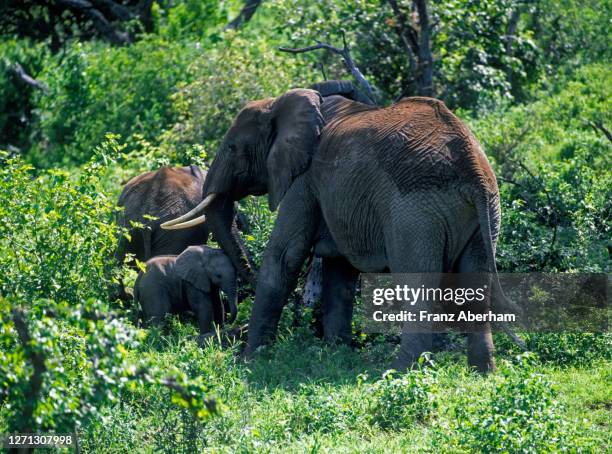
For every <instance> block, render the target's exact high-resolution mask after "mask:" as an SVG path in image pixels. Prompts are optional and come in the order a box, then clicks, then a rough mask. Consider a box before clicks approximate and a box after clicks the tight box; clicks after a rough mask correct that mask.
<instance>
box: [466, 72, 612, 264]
mask: <svg viewBox="0 0 612 454" xmlns="http://www.w3.org/2000/svg"><path fill="white" fill-rule="evenodd" d="M608 74H609V69H607V68H606V67H604V66H601V65H592V66H587V67H584V68H583V69H581V70H580V71H579V72H578V73H577V74H576V78H575V80H574V81H572V82H569V83H565V84H562V85H561V86H560V87H559V88H557V90H556V93H552V94H550V95H549V96H547V97H545V98H544V99H543V100H542V101H538V102H536V103H533V104H530V105H529V106H518V107H514V108H512V109H509V110H502V111H499V112H497V113H494V114H491V115H488V116H484V117H482V118H481V119H478V120H472V121H471V124H472V127H473V129H474V130H475V135H476V136H477V137H478V138H479V140H480V141H481V143H482V144H483V146H484V149H485V150H486V151H487V154H488V156H489V157H490V158H491V159H492V161H493V164H494V168H495V170H496V173H497V175H498V179H499V183H500V192H501V204H502V231H501V235H500V241H499V248H498V264H499V268H500V270H502V271H514V272H517V271H522V272H527V271H552V272H559V271H572V272H602V271H604V272H605V271H606V270H607V269H608V268H609V247H610V243H609V238H610V225H609V223H606V222H605V219H608V218H609V217H610V213H611V211H612V205H611V204H610V200H612V180H611V178H612V174H611V173H610V171H609V169H610V166H611V161H610V153H609V142H608V139H607V138H606V137H605V136H604V135H603V134H602V133H601V132H600V131H598V130H596V129H594V127H593V125H594V124H596V123H603V124H607V123H609V117H610V114H609V112H610V109H609V106H608V104H609V99H610V93H609V92H610V89H609V87H608V86H607V85H606V84H605V83H602V81H604V80H606V79H607V75H608Z"/></svg>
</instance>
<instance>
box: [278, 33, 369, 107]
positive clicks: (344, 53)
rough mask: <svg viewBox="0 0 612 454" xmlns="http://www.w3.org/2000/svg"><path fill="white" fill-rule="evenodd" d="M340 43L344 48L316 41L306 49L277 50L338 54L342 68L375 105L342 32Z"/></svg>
mask: <svg viewBox="0 0 612 454" xmlns="http://www.w3.org/2000/svg"><path fill="white" fill-rule="evenodd" d="M342 41H343V44H344V46H343V47H342V48H339V47H335V46H331V45H329V44H325V43H322V42H321V41H316V43H317V44H315V45H312V46H307V47H301V48H291V47H279V48H278V50H280V51H281V52H288V53H290V54H302V53H305V52H311V51H313V50H319V49H325V50H328V51H330V52H333V53H334V54H338V55H340V56H341V57H342V60H343V61H344V66H345V67H346V69H347V70H348V71H349V72H350V73H351V75H352V76H353V77H354V78H355V80H356V81H357V83H358V84H359V85H360V86H361V88H363V91H364V94H365V95H366V96H367V97H368V98H369V99H370V101H372V103H374V104H376V97H375V95H374V91H373V90H372V87H371V85H370V84H369V82H368V81H367V80H366V78H365V77H364V75H363V74H362V73H361V71H359V68H357V66H355V62H354V61H353V58H352V57H351V52H350V49H349V47H348V44H347V43H346V37H345V36H344V32H343V33H342Z"/></svg>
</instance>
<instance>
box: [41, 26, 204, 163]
mask: <svg viewBox="0 0 612 454" xmlns="http://www.w3.org/2000/svg"><path fill="white" fill-rule="evenodd" d="M197 54H198V51H197V49H196V46H195V45H194V44H185V45H183V44H179V43H170V42H166V41H164V40H162V39H160V38H155V37H150V38H147V39H143V40H141V41H139V42H138V43H136V44H134V45H132V46H129V47H121V48H115V47H111V46H107V45H104V44H100V43H78V42H77V43H74V44H72V45H71V46H70V47H69V48H68V49H66V51H65V55H63V58H61V59H53V60H52V61H50V62H49V64H48V65H47V66H46V67H45V69H44V71H43V72H42V73H41V75H40V77H41V80H43V81H45V82H46V83H47V84H48V85H49V94H48V95H40V97H39V101H38V105H37V108H38V109H39V114H40V133H39V134H40V135H39V138H38V141H37V142H36V144H35V146H34V148H33V150H32V151H31V154H30V159H31V161H32V162H33V163H34V164H35V165H36V166H37V167H49V166H52V165H57V164H63V165H68V164H75V163H76V164H80V163H83V162H85V161H87V160H88V159H89V158H90V157H91V151H92V150H93V149H94V148H95V147H96V146H97V145H99V144H100V143H101V142H102V141H103V140H104V136H105V135H106V134H107V133H116V134H120V135H121V136H122V137H123V138H124V139H125V140H126V141H127V142H128V143H131V142H132V141H133V140H134V138H135V137H137V136H140V137H143V138H144V139H145V140H147V141H150V142H154V143H155V142H156V141H157V140H158V136H159V134H160V133H161V132H162V131H163V130H164V129H165V128H166V127H167V126H169V125H171V124H173V123H174V121H175V120H176V119H177V113H176V111H175V110H174V107H173V104H172V101H171V99H170V97H171V95H172V94H173V93H176V92H177V90H178V89H179V87H180V85H181V84H182V83H186V82H189V74H188V72H187V66H188V64H189V63H190V62H191V60H192V59H193V58H194V56H195V55H197Z"/></svg>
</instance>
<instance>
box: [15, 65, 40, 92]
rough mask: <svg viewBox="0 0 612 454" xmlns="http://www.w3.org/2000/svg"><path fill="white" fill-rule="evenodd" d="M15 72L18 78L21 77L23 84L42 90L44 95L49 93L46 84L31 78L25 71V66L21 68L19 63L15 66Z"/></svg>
mask: <svg viewBox="0 0 612 454" xmlns="http://www.w3.org/2000/svg"><path fill="white" fill-rule="evenodd" d="M13 71H14V72H15V74H17V77H19V79H21V80H22V81H23V82H25V83H26V84H28V85H30V86H31V87H34V88H36V89H37V90H41V91H43V92H44V93H48V92H49V88H48V87H47V86H46V85H45V84H44V83H42V82H39V81H38V80H36V79H34V78H33V77H32V76H30V75H29V74H28V73H26V72H25V69H23V66H21V65H20V64H19V63H15V64H14V65H13Z"/></svg>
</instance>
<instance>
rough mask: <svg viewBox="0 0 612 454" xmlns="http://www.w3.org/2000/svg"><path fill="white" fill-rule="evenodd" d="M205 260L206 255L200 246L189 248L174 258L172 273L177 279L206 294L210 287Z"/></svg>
mask: <svg viewBox="0 0 612 454" xmlns="http://www.w3.org/2000/svg"><path fill="white" fill-rule="evenodd" d="M205 260H206V254H205V250H204V248H203V247H202V246H189V247H188V248H187V249H185V250H184V251H183V252H182V253H181V254H180V255H179V256H178V257H177V258H176V262H175V263H174V271H175V273H176V275H177V276H178V277H179V278H181V279H183V280H185V281H187V282H189V283H190V284H191V285H193V286H194V287H195V288H197V289H199V290H201V291H203V292H207V293H208V292H210V291H211V285H210V278H209V277H208V273H206V271H205V269H206V268H205V263H204V261H205Z"/></svg>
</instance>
